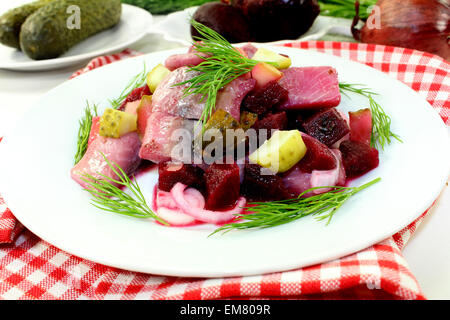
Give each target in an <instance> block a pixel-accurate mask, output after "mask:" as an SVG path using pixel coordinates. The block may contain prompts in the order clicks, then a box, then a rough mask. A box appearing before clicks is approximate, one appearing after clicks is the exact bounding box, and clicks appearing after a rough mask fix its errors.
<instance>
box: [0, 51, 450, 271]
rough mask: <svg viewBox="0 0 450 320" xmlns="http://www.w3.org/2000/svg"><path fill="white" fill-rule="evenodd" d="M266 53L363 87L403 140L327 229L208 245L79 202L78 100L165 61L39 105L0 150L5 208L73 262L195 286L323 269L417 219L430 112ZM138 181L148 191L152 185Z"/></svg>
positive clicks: (441, 151) (107, 93)
mask: <svg viewBox="0 0 450 320" xmlns="http://www.w3.org/2000/svg"><path fill="white" fill-rule="evenodd" d="M274 50H277V51H278V52H282V53H286V54H289V55H290V56H291V57H292V59H293V64H294V65H298V66H306V65H332V66H334V67H336V68H337V70H338V72H339V74H340V80H341V81H344V82H350V83H364V84H366V85H367V86H369V87H371V88H372V89H374V90H375V91H377V92H379V93H380V94H381V96H380V98H379V102H380V103H381V104H382V105H383V107H384V108H385V110H386V111H387V112H388V114H389V115H390V116H391V117H392V120H393V130H394V132H396V133H397V134H399V135H400V136H401V137H402V139H403V140H404V143H394V144H392V145H391V146H389V147H387V148H386V150H385V151H384V152H383V153H382V154H381V164H380V166H379V167H378V168H377V169H376V170H374V171H372V172H370V173H369V174H368V175H366V176H364V177H362V178H360V179H358V180H356V181H355V182H354V184H358V185H359V184H362V183H364V182H367V181H369V180H372V179H373V178H376V177H378V176H380V177H382V179H383V180H382V182H380V183H379V184H377V185H374V186H372V187H371V188H370V189H367V190H366V191H364V192H363V193H361V194H358V195H356V196H355V197H354V198H353V199H352V200H351V201H350V202H348V203H347V204H346V205H345V206H344V207H343V208H342V209H341V210H340V211H339V212H338V214H337V215H336V216H335V218H334V220H333V222H332V223H331V224H330V225H329V226H325V225H324V224H323V223H319V222H316V221H315V220H314V219H313V218H311V217H308V218H305V219H301V220H299V221H297V222H295V223H291V224H288V225H284V226H280V227H277V228H272V229H267V230H259V231H251V232H238V233H232V234H228V235H225V236H214V237H211V238H207V235H208V234H209V233H210V232H211V231H212V230H214V227H212V226H203V227H200V228H195V229H180V228H166V227H162V226H158V225H156V224H153V223H152V222H150V221H142V220H137V219H132V218H127V217H122V216H118V215H111V214H106V213H104V212H102V211H100V210H98V209H95V208H94V207H92V206H91V205H90V204H89V196H88V194H87V193H86V192H83V191H82V190H81V188H80V187H79V186H78V185H77V184H76V183H75V182H73V181H72V180H70V177H69V170H70V168H71V166H72V162H73V154H74V150H75V145H76V132H77V129H78V128H77V120H78V119H79V117H80V116H81V115H82V112H83V108H84V105H85V101H86V99H89V100H90V101H92V102H106V101H107V99H108V98H112V97H115V96H117V94H118V93H119V92H120V91H121V89H122V88H123V86H124V85H125V84H126V82H127V80H128V79H129V78H131V77H132V76H133V75H134V74H136V73H137V72H139V71H140V70H141V68H142V65H143V61H146V63H147V66H148V67H149V68H150V67H152V66H154V65H156V64H157V63H159V62H161V61H163V60H164V59H165V57H167V55H168V54H169V53H168V52H158V53H154V54H150V55H146V56H141V57H137V58H132V59H129V60H126V61H123V62H119V63H115V64H112V65H109V66H106V67H103V68H101V69H97V70H94V71H92V72H90V73H88V74H85V75H83V76H80V77H78V78H76V79H74V80H71V81H68V82H66V83H64V84H62V85H61V86H59V87H57V88H55V89H53V90H51V91H50V92H49V93H48V94H46V95H44V96H43V97H42V98H41V99H40V100H39V101H38V103H37V104H36V105H35V106H34V107H33V108H32V109H30V111H29V112H28V113H27V114H26V115H25V117H24V118H23V119H22V120H21V121H20V122H19V125H18V127H17V128H16V129H15V130H14V131H13V132H12V133H11V134H10V135H8V136H7V137H5V139H4V140H3V142H2V143H1V145H0V152H3V154H7V155H8V156H7V157H2V158H1V159H0V188H1V192H2V195H3V196H4V198H5V200H6V201H7V203H8V206H9V207H10V208H11V210H12V211H13V212H14V213H15V215H16V216H17V218H18V219H19V220H20V221H21V222H22V223H23V224H24V225H25V226H26V227H27V228H29V229H30V230H31V231H32V232H34V233H36V234H37V235H38V236H40V237H41V238H43V239H44V240H46V241H48V242H50V243H52V244H54V245H55V246H57V247H59V248H61V249H63V250H65V251H67V252H70V253H73V254H75V255H78V256H80V257H83V258H87V259H90V260H93V261H96V262H99V263H103V264H106V265H111V266H115V267H119V268H123V269H128V270H133V271H141V272H149V273H154V274H167V275H177V276H202V277H212V276H228V275H247V274H260V273H265V272H273V271H281V270H286V269H291V268H295V267H300V266H305V265H310V264H314V263H319V262H323V261H326V260H330V259H333V258H337V257H340V256H343V255H346V254H350V253H352V252H355V251H358V250H361V249H363V248H365V247H367V246H369V245H371V244H373V243H376V242H379V241H381V240H383V239H385V238H387V237H389V236H390V235H392V234H393V233H395V232H396V231H398V230H400V229H401V228H402V227H404V226H405V225H407V224H408V223H409V222H411V221H412V220H414V219H415V218H416V217H417V216H419V215H420V214H421V213H422V212H423V211H424V210H425V209H426V208H427V207H428V206H429V205H430V204H431V203H432V202H433V201H434V199H435V198H436V197H437V196H438V195H439V192H440V191H441V188H442V186H443V185H444V183H445V181H446V179H447V177H448V173H449V163H450V161H449V160H450V155H449V151H450V150H449V149H448V148H445V147H443V146H448V145H449V139H448V134H447V130H446V128H445V126H444V125H443V123H442V121H441V120H440V118H439V117H438V115H437V114H436V113H435V111H434V110H432V108H431V107H430V106H429V104H428V103H427V102H426V101H424V100H423V99H422V98H421V97H420V96H419V95H418V94H417V93H415V92H414V91H413V90H411V89H409V88H408V87H407V86H405V85H403V84H401V83H400V82H398V81H395V80H393V79H392V78H390V77H388V76H386V75H384V74H383V73H381V72H378V71H376V70H374V69H372V68H369V67H366V66H364V65H361V64H357V63H354V62H350V61H347V60H344V59H340V58H337V57H333V56H328V55H324V54H319V53H315V52H310V51H303V50H296V49H289V48H276V49H274ZM182 51H184V50H181V51H178V52H182ZM172 52H173V51H172ZM99 84H101V86H99ZM61 101H64V108H62V107H61ZM366 105H367V102H366V101H365V100H364V99H359V98H356V97H355V98H354V99H352V100H351V102H350V101H349V100H347V99H346V98H344V100H343V102H342V103H341V106H340V109H341V110H350V109H353V110H355V109H359V108H361V107H364V106H366ZM105 106H106V105H105V104H103V107H105ZM146 178H147V179H149V180H150V181H153V182H155V181H156V176H151V175H149V176H148V177H146ZM142 187H145V189H146V190H147V193H150V190H152V187H153V186H152V183H150V182H148V183H143V184H142ZM24 195H26V201H24V199H25V197H24ZM149 200H150V199H149Z"/></svg>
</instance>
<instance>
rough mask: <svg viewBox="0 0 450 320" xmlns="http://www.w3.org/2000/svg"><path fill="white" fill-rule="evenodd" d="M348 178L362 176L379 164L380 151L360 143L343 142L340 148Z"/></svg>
mask: <svg viewBox="0 0 450 320" xmlns="http://www.w3.org/2000/svg"><path fill="white" fill-rule="evenodd" d="M339 150H340V151H341V153H342V161H343V164H344V168H345V173H346V174H347V177H357V176H360V175H362V174H364V173H366V172H368V171H370V170H372V169H374V168H376V167H377V166H378V164H379V158H378V150H377V149H375V148H372V147H370V146H369V145H367V144H366V143H363V142H359V141H351V140H347V141H343V142H342V143H341V145H340V146H339Z"/></svg>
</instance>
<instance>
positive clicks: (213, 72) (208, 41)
mask: <svg viewBox="0 0 450 320" xmlns="http://www.w3.org/2000/svg"><path fill="white" fill-rule="evenodd" d="M191 25H192V26H193V27H194V28H195V29H196V30H197V31H198V32H199V34H200V36H199V37H195V39H194V40H197V42H195V43H194V44H193V46H194V49H195V52H196V53H197V55H198V56H199V57H201V58H202V59H204V61H203V62H202V63H200V64H199V65H197V66H193V67H190V68H189V71H192V72H195V73H196V75H195V76H194V77H193V78H191V79H189V80H186V81H183V82H180V83H178V84H176V85H178V86H179V85H185V84H188V87H187V88H185V89H184V96H189V95H193V94H194V95H195V94H199V95H200V96H201V99H200V101H201V102H202V101H206V102H205V108H204V109H203V111H202V115H201V117H200V119H199V121H200V122H202V123H203V125H205V124H206V121H207V120H208V119H209V117H210V116H211V115H212V113H213V111H214V109H215V107H216V99H217V94H218V92H219V90H220V89H222V88H223V87H224V86H225V85H227V84H228V83H230V82H231V81H233V80H234V79H236V78H239V77H240V76H242V75H244V74H246V73H247V72H249V71H251V70H252V69H253V67H254V66H255V65H257V64H258V61H256V60H252V59H249V58H246V57H244V56H243V55H242V54H241V53H240V52H239V51H238V50H236V49H235V48H234V47H233V46H232V45H231V44H230V43H229V42H228V41H227V40H226V39H225V38H224V37H222V36H221V35H220V34H218V33H217V32H216V31H214V30H212V29H210V28H208V27H206V26H205V25H203V24H201V23H199V22H197V21H195V20H191Z"/></svg>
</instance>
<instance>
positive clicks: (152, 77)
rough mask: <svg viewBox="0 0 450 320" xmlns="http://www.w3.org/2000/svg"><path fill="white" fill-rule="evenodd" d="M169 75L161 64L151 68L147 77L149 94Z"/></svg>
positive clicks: (167, 70) (168, 71)
mask: <svg viewBox="0 0 450 320" xmlns="http://www.w3.org/2000/svg"><path fill="white" fill-rule="evenodd" d="M169 73H170V70H169V69H167V68H166V67H164V66H163V65H162V64H158V65H157V66H156V67H154V68H153V70H152V71H150V72H149V73H148V75H147V85H148V88H149V89H150V92H151V93H153V92H155V90H156V87H158V85H159V84H160V83H161V81H163V80H164V78H165V77H167V76H168V75H169Z"/></svg>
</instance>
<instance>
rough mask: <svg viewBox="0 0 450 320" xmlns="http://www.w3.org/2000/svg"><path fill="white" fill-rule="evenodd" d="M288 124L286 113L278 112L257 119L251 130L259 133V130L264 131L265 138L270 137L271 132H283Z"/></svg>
mask: <svg viewBox="0 0 450 320" xmlns="http://www.w3.org/2000/svg"><path fill="white" fill-rule="evenodd" d="M287 124H288V120H287V116H286V112H284V111H283V112H279V113H275V114H268V115H266V116H265V117H264V118H262V119H259V120H258V121H256V122H255V124H254V125H253V127H252V128H253V129H255V130H256V131H259V130H260V129H266V130H267V131H268V132H267V138H270V136H271V130H284V129H286V127H287ZM260 143H262V142H260Z"/></svg>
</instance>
